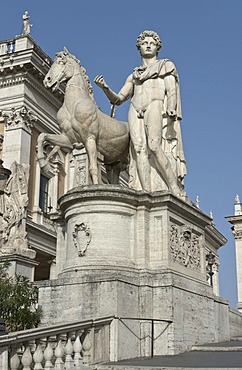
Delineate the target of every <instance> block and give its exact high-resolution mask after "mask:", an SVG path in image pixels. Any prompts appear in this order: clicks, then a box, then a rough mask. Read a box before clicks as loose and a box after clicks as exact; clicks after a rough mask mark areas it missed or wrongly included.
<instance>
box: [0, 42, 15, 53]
mask: <svg viewBox="0 0 242 370" xmlns="http://www.w3.org/2000/svg"><path fill="white" fill-rule="evenodd" d="M14 51H15V40H9V41H8V42H2V43H0V55H4V54H11V53H13V52H14Z"/></svg>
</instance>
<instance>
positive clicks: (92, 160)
mask: <svg viewBox="0 0 242 370" xmlns="http://www.w3.org/2000/svg"><path fill="white" fill-rule="evenodd" d="M85 148H86V151H87V156H88V161H89V173H90V175H91V179H92V182H93V184H94V185H96V184H98V183H99V181H98V168H97V145H96V140H95V137H94V136H88V138H87V140H86V142H85Z"/></svg>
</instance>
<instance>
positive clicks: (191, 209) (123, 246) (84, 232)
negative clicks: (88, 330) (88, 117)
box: [39, 185, 229, 360]
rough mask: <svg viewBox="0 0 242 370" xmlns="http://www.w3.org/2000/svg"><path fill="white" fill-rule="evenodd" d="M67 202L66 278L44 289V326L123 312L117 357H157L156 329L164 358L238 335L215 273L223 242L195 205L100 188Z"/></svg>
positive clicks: (63, 232)
mask: <svg viewBox="0 0 242 370" xmlns="http://www.w3.org/2000/svg"><path fill="white" fill-rule="evenodd" d="M59 203H60V209H61V219H60V220H59V223H60V225H61V224H62V226H60V228H59V233H58V235H59V236H58V245H57V259H56V263H57V265H56V267H57V271H58V275H57V278H56V279H55V280H52V281H50V282H44V283H43V284H42V286H41V288H40V296H39V302H40V304H41V306H42V308H43V313H44V317H43V324H50V323H51V324H54V323H61V322H66V321H79V320H84V319H89V318H97V317H105V316H114V317H115V320H114V322H113V325H112V329H111V330H112V333H111V337H112V338H113V340H112V346H113V348H111V352H112V360H118V359H121V358H129V357H137V356H148V355H150V354H151V350H152V347H151V336H152V330H153V334H154V343H153V344H154V347H153V352H154V354H155V355H158V354H174V353H179V352H181V351H184V350H186V349H188V348H189V346H191V345H193V344H198V343H204V342H207V341H214V340H225V339H229V324H228V305H227V302H226V301H223V300H221V299H220V298H218V297H216V296H214V294H213V290H212V288H211V287H210V286H209V284H208V282H207V273H206V248H213V249H218V248H219V247H220V246H221V245H222V244H223V241H224V239H223V237H222V236H221V234H219V233H218V231H217V230H215V229H214V228H213V227H212V226H211V219H210V218H209V217H208V216H206V215H204V214H203V213H202V212H201V211H200V210H199V209H198V208H196V207H195V206H193V205H192V204H191V202H189V201H188V200H186V199H185V200H183V199H180V198H177V197H175V196H174V195H172V194H170V193H168V192H156V193H153V194H148V193H144V192H136V191H133V190H131V189H128V188H122V187H120V186H113V185H110V186H107V185H106V186H101V185H99V186H88V187H78V188H75V189H73V190H71V191H69V192H68V193H67V194H66V195H65V196H63V197H61V198H60V200H59ZM152 320H155V321H154V322H153V328H152Z"/></svg>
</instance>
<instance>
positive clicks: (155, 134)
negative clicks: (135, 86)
mask: <svg viewBox="0 0 242 370" xmlns="http://www.w3.org/2000/svg"><path fill="white" fill-rule="evenodd" d="M162 109H163V103H162V101H160V100H155V101H153V102H152V103H151V104H150V105H149V107H148V108H147V110H146V112H145V117H144V123H145V127H146V132H147V141H148V147H149V150H150V152H151V154H152V156H153V159H154V161H155V165H156V169H157V172H158V173H159V174H160V176H161V177H162V179H163V180H164V181H165V183H166V185H167V187H168V189H170V190H171V191H172V192H173V193H174V194H179V193H180V188H179V186H178V183H177V177H176V175H175V174H174V172H173V170H172V166H171V163H170V160H169V158H168V157H167V156H166V154H165V153H164V151H163V149H162V146H161V140H162V125H163V122H162V121H163V118H162V115H161V112H162Z"/></svg>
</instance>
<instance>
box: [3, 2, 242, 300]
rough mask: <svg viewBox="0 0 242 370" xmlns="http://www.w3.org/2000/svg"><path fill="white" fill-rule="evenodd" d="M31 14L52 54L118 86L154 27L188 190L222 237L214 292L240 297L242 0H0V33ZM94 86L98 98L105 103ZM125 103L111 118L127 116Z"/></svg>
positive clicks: (6, 35)
mask: <svg viewBox="0 0 242 370" xmlns="http://www.w3.org/2000/svg"><path fill="white" fill-rule="evenodd" d="M25 10H28V11H29V15H30V21H31V23H32V24H33V27H32V30H31V35H32V37H33V38H34V39H35V41H36V42H37V43H38V45H39V46H40V47H41V48H42V49H43V50H44V51H45V52H46V53H47V54H48V55H50V56H51V57H52V58H53V57H54V55H55V53H56V52H57V51H60V50H62V49H63V47H64V46H66V47H67V48H68V49H69V50H70V52H71V53H73V54H75V55H76V56H77V58H78V59H80V60H81V62H82V64H83V66H84V67H85V68H86V69H87V73H88V75H89V77H90V78H91V80H93V79H94V77H95V76H96V75H97V74H103V75H104V76H105V78H106V80H107V82H108V83H109V85H110V86H111V87H112V88H113V90H114V91H118V90H119V89H120V88H121V86H122V84H123V83H124V81H125V79H126V77H127V76H128V74H130V73H131V71H132V69H133V68H134V67H135V66H137V65H139V64H140V57H139V54H138V52H137V50H136V47H135V42H136V38H137V36H138V34H139V33H140V32H141V31H143V30H144V29H152V30H155V31H156V32H157V33H158V34H159V35H160V37H161V39H162V42H163V48H162V49H161V52H160V58H168V59H171V60H172V61H173V62H174V63H175V64H176V66H177V69H178V72H179V76H180V83H181V97H182V110H183V121H182V130H183V131H182V132H183V143H184V150H185V155H186V159H187V165H188V175H187V177H186V179H185V190H186V193H187V195H188V197H189V198H190V199H191V200H193V201H194V200H195V198H196V196H197V195H199V198H200V208H201V210H202V211H204V212H205V213H206V214H209V212H210V211H212V212H213V216H214V222H215V224H216V227H217V228H218V229H219V231H220V232H221V233H222V234H223V235H224V236H225V237H226V238H227V239H228V243H227V245H226V246H225V247H223V248H222V249H221V250H220V263H221V265H220V294H221V296H223V297H224V298H227V299H229V301H230V305H231V306H232V307H235V306H236V303H237V292H236V274H235V254H234V240H233V236H232V232H231V229H230V225H229V224H228V223H227V221H226V220H225V219H224V217H225V216H229V215H232V214H233V212H234V206H233V205H234V198H235V195H236V194H237V193H239V194H241V198H242V181H241V178H242V165H241V152H242V151H241V150H240V148H241V139H242V117H241V113H240V109H241V100H242V72H241V71H242V22H241V19H242V1H241V0H230V1H224V0H203V1H196V0H173V1H170V2H169V1H167V0H166V1H163V0H153V1H150V2H148V1H147V0H146V1H143V0H139V1H138V0H129V1H128V0H122V1H120V2H114V1H111V0H108V1H106V0H102V1H98V0H86V1H84V0H69V1H63V0H49V1H46V0H42V1H33V0H32V1H30V0H15V1H13V0H8V1H4V2H3V3H2V4H1V24H0V27H1V39H2V40H6V39H10V38H12V37H14V36H15V35H17V34H20V33H21V28H22V14H23V13H24V11H25ZM93 87H94V94H95V99H96V102H97V104H98V105H99V106H100V107H101V108H102V110H103V111H105V112H109V109H110V107H109V103H108V101H107V99H106V97H105V96H104V94H103V93H102V91H101V90H99V89H98V87H96V86H93ZM128 105H129V103H126V104H125V105H124V106H122V107H119V108H118V110H117V118H119V119H122V120H126V119H127V109H128Z"/></svg>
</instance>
